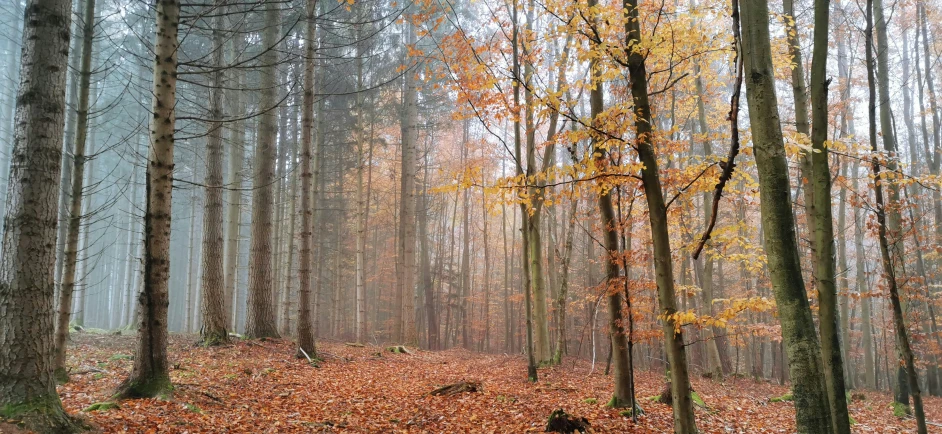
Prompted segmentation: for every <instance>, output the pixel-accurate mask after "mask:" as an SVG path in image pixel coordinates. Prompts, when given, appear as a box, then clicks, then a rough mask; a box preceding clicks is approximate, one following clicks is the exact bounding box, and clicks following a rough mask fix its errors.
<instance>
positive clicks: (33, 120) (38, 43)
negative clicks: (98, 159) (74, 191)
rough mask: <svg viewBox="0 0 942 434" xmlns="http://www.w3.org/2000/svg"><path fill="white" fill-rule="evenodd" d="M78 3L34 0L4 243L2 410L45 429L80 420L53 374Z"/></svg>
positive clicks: (0, 260)
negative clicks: (62, 182) (65, 137)
mask: <svg viewBox="0 0 942 434" xmlns="http://www.w3.org/2000/svg"><path fill="white" fill-rule="evenodd" d="M70 6H71V2H69V1H67V0H30V1H28V2H27V4H26V13H25V17H24V20H25V21H24V22H25V26H24V29H23V40H22V61H21V64H20V82H19V87H18V89H17V95H16V111H15V114H14V125H15V130H14V132H13V146H12V149H13V155H12V158H11V161H12V163H11V171H10V181H11V182H9V184H8V188H7V197H6V205H7V207H6V208H7V211H8V212H7V214H6V215H4V217H3V244H2V248H0V253H2V255H0V417H3V418H8V419H18V420H23V421H24V422H25V424H26V427H27V428H28V429H32V430H36V431H39V432H68V431H71V430H74V428H75V426H74V425H73V423H72V421H71V420H70V419H69V417H68V416H67V415H66V413H65V410H63V408H62V403H61V402H60V401H59V396H58V395H57V394H56V383H55V378H54V377H53V370H54V363H53V357H54V355H53V352H54V350H55V348H54V346H53V327H54V318H53V317H54V315H53V299H54V292H55V282H54V275H53V271H54V267H55V260H56V257H55V245H56V229H57V223H58V219H57V216H58V209H57V207H56V204H57V202H58V197H59V188H58V186H59V174H60V169H61V167H62V134H63V128H64V127H65V109H66V107H65V87H66V74H67V73H68V65H67V61H68V53H69V37H70V25H71V24H70V22H71V20H70V17H71V15H70V13H71V10H70Z"/></svg>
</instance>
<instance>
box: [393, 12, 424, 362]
mask: <svg viewBox="0 0 942 434" xmlns="http://www.w3.org/2000/svg"><path fill="white" fill-rule="evenodd" d="M406 21H407V24H406V26H407V30H406V32H407V35H406V43H407V44H414V43H415V27H414V26H413V25H412V24H411V22H410V21H409V20H406ZM403 80H404V83H403V93H402V104H403V111H402V120H401V122H400V123H401V125H400V127H401V130H402V168H401V170H402V171H401V173H400V175H401V183H400V191H401V195H402V199H401V200H400V202H399V207H400V208H399V252H400V255H399V257H401V258H402V270H401V276H402V279H400V280H398V281H397V283H398V285H399V295H400V297H401V299H400V302H401V304H400V309H401V314H400V315H401V317H402V324H401V330H400V332H401V334H400V335H399V336H398V337H397V338H398V339H399V340H400V341H401V342H402V343H403V344H405V345H413V346H415V345H418V343H419V341H418V334H417V332H416V326H415V266H416V262H415V175H416V163H415V161H416V153H415V148H416V142H418V133H419V131H418V127H417V123H418V93H417V92H416V84H415V71H414V70H413V69H412V68H409V69H407V70H406V72H405V75H404V78H403Z"/></svg>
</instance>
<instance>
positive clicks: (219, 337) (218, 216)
mask: <svg viewBox="0 0 942 434" xmlns="http://www.w3.org/2000/svg"><path fill="white" fill-rule="evenodd" d="M224 4H225V1H224V0H216V8H217V9H218V11H217V14H218V15H217V16H216V17H214V18H213V54H212V62H213V65H214V66H215V67H216V68H218V69H216V70H215V71H213V72H212V73H211V74H212V77H211V80H212V87H211V88H210V90H209V92H210V96H209V100H210V107H209V118H210V122H209V125H208V128H209V134H208V136H207V139H206V181H205V184H206V185H205V188H206V209H205V210H204V211H203V255H202V257H203V264H202V265H203V278H202V281H201V284H202V290H201V291H200V293H201V294H202V298H201V302H202V306H201V311H202V317H203V326H202V327H201V328H200V337H201V339H202V342H203V345H218V344H224V343H227V342H229V331H228V329H227V326H228V325H229V323H228V321H226V319H227V318H226V310H225V308H226V306H225V282H224V272H223V268H222V263H223V243H224V241H223V233H222V229H223V228H222V225H223V203H222V188H223V184H222V167H223V165H224V164H225V162H224V160H225V157H224V156H223V151H222V131H223V129H222V119H223V108H222V93H223V89H222V85H223V77H222V71H223V70H222V67H223V50H224V47H223V36H224V35H223V27H224V26H223V14H222V8H223V7H224Z"/></svg>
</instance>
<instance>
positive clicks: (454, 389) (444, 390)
mask: <svg viewBox="0 0 942 434" xmlns="http://www.w3.org/2000/svg"><path fill="white" fill-rule="evenodd" d="M480 391H481V383H478V382H476V381H462V382H460V383H454V384H448V385H445V386H442V387H439V388H437V389H435V390H433V391H431V392H429V395H433V396H451V395H457V394H459V393H475V392H480Z"/></svg>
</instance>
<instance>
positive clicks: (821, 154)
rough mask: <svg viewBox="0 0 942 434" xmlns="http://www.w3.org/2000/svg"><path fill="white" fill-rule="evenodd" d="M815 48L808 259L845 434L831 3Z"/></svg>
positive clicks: (818, 14)
mask: <svg viewBox="0 0 942 434" xmlns="http://www.w3.org/2000/svg"><path fill="white" fill-rule="evenodd" d="M814 5H815V7H814V24H815V25H814V48H813V49H812V53H811V55H812V59H811V120H812V123H811V146H812V148H813V149H814V151H815V152H812V153H811V155H810V157H809V158H810V159H811V179H810V181H811V186H809V188H812V189H813V190H814V193H813V194H812V198H813V200H814V204H813V206H812V207H811V210H812V213H811V219H812V220H814V224H813V225H812V226H811V227H812V229H813V230H814V231H813V232H812V237H813V238H814V243H813V244H812V247H813V249H814V255H813V260H814V262H815V264H816V266H815V267H814V281H815V287H816V288H817V290H818V315H819V323H820V329H821V358H822V361H823V362H824V380H825V385H826V387H827V391H828V403H829V406H830V409H831V424H832V425H833V427H834V433H835V434H850V419H849V415H848V413H847V398H846V396H847V395H846V390H845V389H846V387H845V384H844V361H843V358H842V355H841V340H840V330H841V329H840V326H839V324H840V315H839V314H838V311H837V304H838V301H837V282H836V280H837V272H836V270H835V268H836V263H835V257H834V218H833V214H832V209H831V168H830V167H829V165H828V155H829V152H828V148H827V147H825V141H826V140H827V135H828V98H827V92H828V83H830V81H831V79H830V78H828V77H827V56H828V37H829V35H828V24H829V19H830V18H829V17H830V2H829V1H827V0H815V2H814Z"/></svg>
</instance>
